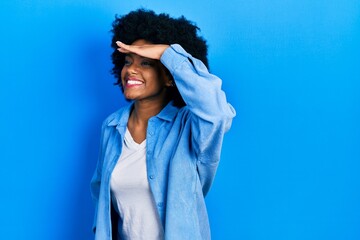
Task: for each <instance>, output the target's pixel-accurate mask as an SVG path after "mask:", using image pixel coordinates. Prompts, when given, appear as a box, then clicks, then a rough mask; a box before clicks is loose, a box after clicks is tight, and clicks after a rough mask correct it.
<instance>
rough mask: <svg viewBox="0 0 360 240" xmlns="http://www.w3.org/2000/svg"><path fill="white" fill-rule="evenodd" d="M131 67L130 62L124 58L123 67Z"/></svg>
mask: <svg viewBox="0 0 360 240" xmlns="http://www.w3.org/2000/svg"><path fill="white" fill-rule="evenodd" d="M130 65H131V61H130V60H129V59H127V58H125V61H124V66H130Z"/></svg>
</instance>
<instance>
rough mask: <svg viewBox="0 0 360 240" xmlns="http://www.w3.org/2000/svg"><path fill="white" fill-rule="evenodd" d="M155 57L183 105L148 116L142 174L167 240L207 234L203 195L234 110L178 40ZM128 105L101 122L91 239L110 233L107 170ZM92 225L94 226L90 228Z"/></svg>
mask: <svg viewBox="0 0 360 240" xmlns="http://www.w3.org/2000/svg"><path fill="white" fill-rule="evenodd" d="M160 61H161V62H162V63H163V64H164V65H165V66H166V68H167V69H169V71H170V72H171V74H172V76H173V77H174V80H175V83H176V86H177V88H178V89H179V92H180V93H181V96H182V97H183V99H184V101H185V103H186V106H184V107H182V108H178V107H176V106H174V104H173V102H170V103H169V104H168V105H167V106H166V107H165V108H164V109H163V110H162V111H161V112H160V113H159V114H158V115H156V116H154V117H152V118H150V119H149V121H148V127H147V133H146V142H147V146H146V148H147V154H146V164H147V175H148V178H149V183H150V189H151V192H152V194H153V197H154V200H155V204H156V208H157V211H158V213H159V216H160V219H161V222H162V225H163V227H164V231H165V239H166V240H177V239H179V240H184V239H191V240H197V239H210V228H209V221H208V216H207V211H206V206H205V201H204V197H205V195H206V194H207V192H208V191H209V189H210V186H211V184H212V182H213V179H214V176H215V173H216V169H217V167H218V164H219V160H220V151H221V145H222V141H223V136H224V133H225V132H226V131H227V130H228V129H229V128H230V126H231V122H232V118H233V117H234V116H235V110H234V109H233V107H232V106H231V105H230V104H228V103H227V101H226V97H225V93H224V92H223V91H222V90H221V80H220V79H219V78H218V77H216V76H214V75H212V74H210V73H209V72H208V70H207V68H206V67H205V65H204V64H203V63H202V62H201V61H200V60H198V59H195V58H193V57H192V56H191V55H190V54H188V53H187V52H186V51H185V50H184V49H183V48H182V47H181V46H180V45H177V44H174V45H171V46H170V47H169V48H167V49H166V50H165V52H164V53H163V55H162V57H161V59H160ZM131 108H132V105H131V104H130V105H129V106H127V107H124V108H121V109H120V110H118V111H117V112H115V113H113V114H111V115H110V116H109V117H108V118H107V119H106V120H105V121H104V123H103V126H102V135H101V146H100V157H99V161H98V164H97V167H96V170H95V173H94V176H93V178H92V181H91V192H92V196H93V199H94V202H95V218H94V226H93V227H94V231H95V239H97V240H108V239H111V235H112V226H111V216H110V212H111V211H110V209H111V197H110V184H109V180H110V176H111V173H112V171H113V169H114V166H115V164H116V162H117V160H118V158H119V155H120V153H121V148H122V143H123V141H124V135H125V130H126V126H127V122H128V118H129V114H130V111H131ZM95 229H96V230H95Z"/></svg>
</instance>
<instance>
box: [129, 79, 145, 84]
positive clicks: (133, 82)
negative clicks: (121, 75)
mask: <svg viewBox="0 0 360 240" xmlns="http://www.w3.org/2000/svg"><path fill="white" fill-rule="evenodd" d="M127 84H142V82H141V81H137V80H128V81H127Z"/></svg>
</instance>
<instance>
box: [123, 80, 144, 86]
mask: <svg viewBox="0 0 360 240" xmlns="http://www.w3.org/2000/svg"><path fill="white" fill-rule="evenodd" d="M142 84H144V82H142V81H140V80H134V79H129V80H127V81H126V87H136V86H140V85H142Z"/></svg>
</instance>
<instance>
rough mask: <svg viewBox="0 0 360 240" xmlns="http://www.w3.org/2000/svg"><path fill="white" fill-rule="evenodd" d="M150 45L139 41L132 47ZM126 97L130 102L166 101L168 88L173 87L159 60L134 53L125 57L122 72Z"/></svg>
mask: <svg viewBox="0 0 360 240" xmlns="http://www.w3.org/2000/svg"><path fill="white" fill-rule="evenodd" d="M145 44H150V43H149V42H147V41H145V40H137V41H135V42H134V43H133V44H132V45H138V46H141V45H145ZM121 81H122V86H123V89H124V95H125V98H126V99H129V100H135V101H136V100H138V101H141V100H155V99H156V100H163V101H165V100H166V87H168V86H170V85H171V82H170V79H169V78H168V76H167V75H166V73H165V67H164V66H163V65H162V64H161V62H160V61H159V60H154V59H149V58H145V57H142V56H139V55H137V54H134V53H129V54H127V55H126V57H125V64H124V67H123V68H122V70H121Z"/></svg>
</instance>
